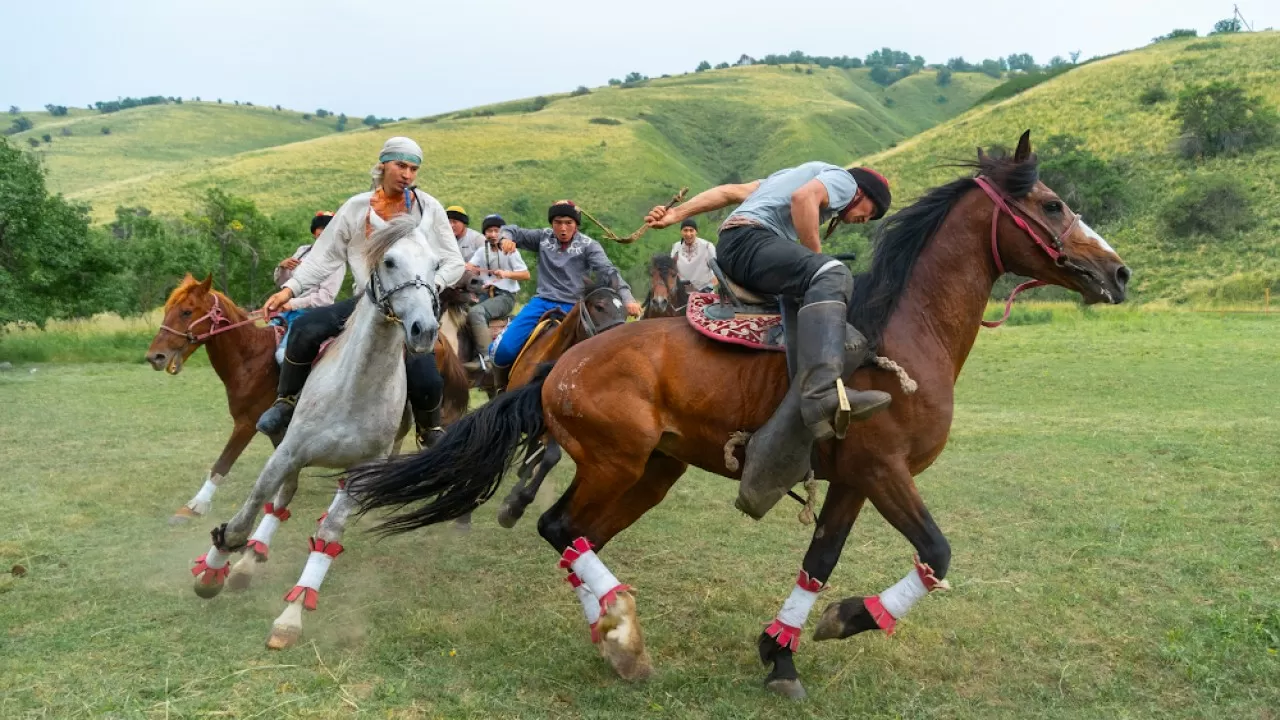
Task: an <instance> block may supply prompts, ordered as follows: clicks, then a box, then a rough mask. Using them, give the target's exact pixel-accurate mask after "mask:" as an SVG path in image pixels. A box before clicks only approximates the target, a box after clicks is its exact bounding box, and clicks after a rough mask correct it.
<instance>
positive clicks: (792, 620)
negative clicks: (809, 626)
mask: <svg viewBox="0 0 1280 720" xmlns="http://www.w3.org/2000/svg"><path fill="white" fill-rule="evenodd" d="M817 601H818V593H816V592H810V591H808V590H805V589H804V588H802V587H800V586H799V585H795V586H792V588H791V595H789V596H788V597H787V601H786V602H784V603H783V604H782V610H780V611H778V620H780V621H782V622H784V623H786V624H787V625H790V626H791V627H796V628H803V627H804V623H805V621H806V620H808V619H809V611H810V610H812V609H813V604H814V603H815V602H817Z"/></svg>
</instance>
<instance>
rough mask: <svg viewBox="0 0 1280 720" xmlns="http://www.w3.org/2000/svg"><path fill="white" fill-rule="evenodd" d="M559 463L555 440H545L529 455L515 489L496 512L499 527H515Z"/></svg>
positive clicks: (558, 447)
mask: <svg viewBox="0 0 1280 720" xmlns="http://www.w3.org/2000/svg"><path fill="white" fill-rule="evenodd" d="M535 462H536V463H537V465H536V466H535V465H534V463H535ZM559 462H560V445H559V444H557V443H556V441H555V440H552V439H550V438H547V440H546V442H545V443H543V445H542V447H541V450H540V451H539V452H537V453H534V454H532V455H530V456H529V458H528V460H526V461H525V463H524V464H523V465H522V466H521V467H520V472H519V473H518V475H517V477H518V478H519V479H518V481H517V482H516V485H515V487H513V488H511V492H510V493H508V494H507V497H506V499H505V500H503V501H502V507H501V508H500V509H499V510H498V524H499V525H501V526H502V527H504V528H513V527H515V526H516V523H517V522H519V521H520V518H521V517H523V516H524V511H525V508H527V507H529V503H532V502H533V501H534V498H536V497H538V489H539V488H541V487H542V481H543V480H546V479H547V475H549V474H550V473H551V471H552V470H553V469H554V468H555V466H556V465H557V464H558V463H559ZM530 475H532V477H530Z"/></svg>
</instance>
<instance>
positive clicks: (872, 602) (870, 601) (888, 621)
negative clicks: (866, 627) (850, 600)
mask: <svg viewBox="0 0 1280 720" xmlns="http://www.w3.org/2000/svg"><path fill="white" fill-rule="evenodd" d="M862 604H863V605H864V606H865V607H866V608H867V612H869V613H871V618H872V619H873V620H875V621H876V624H877V625H879V626H880V629H881V630H883V631H884V634H885V635H892V634H893V628H894V626H895V625H897V624H898V620H897V618H895V617H894V616H893V615H890V614H889V611H888V610H885V609H884V605H883V604H882V603H881V602H880V596H879V595H872V596H870V597H865V598H862Z"/></svg>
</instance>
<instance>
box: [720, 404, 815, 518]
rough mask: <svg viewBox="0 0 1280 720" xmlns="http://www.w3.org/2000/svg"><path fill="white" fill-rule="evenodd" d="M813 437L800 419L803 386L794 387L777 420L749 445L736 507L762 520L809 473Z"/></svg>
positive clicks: (778, 413)
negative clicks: (801, 387) (801, 389)
mask: <svg viewBox="0 0 1280 720" xmlns="http://www.w3.org/2000/svg"><path fill="white" fill-rule="evenodd" d="M812 453H813V434H812V433H810V432H809V429H808V428H807V427H805V425H804V421H803V420H802V419H801V417H800V386H799V385H795V384H792V385H791V388H790V389H789V390H787V394H786V396H784V397H783V398H782V404H781V405H779V406H778V409H777V410H775V411H774V413H773V417H771V418H769V421H768V422H766V423H765V424H764V426H763V427H761V428H760V429H759V430H757V431H756V432H755V433H754V434H753V435H752V436H751V440H750V441H748V442H747V460H746V463H744V464H743V467H742V481H741V482H740V483H738V498H737V499H736V500H734V502H733V506H734V507H736V508H738V509H739V510H741V511H742V512H744V513H746V514H747V515H750V516H751V517H752V518H754V519H756V520H759V519H760V518H762V517H764V516H765V513H767V512H769V510H770V509H772V508H773V506H774V505H776V504H777V503H778V501H779V500H781V499H782V497H783V496H784V495H786V494H787V491H788V490H790V489H791V488H792V487H793V486H794V485H795V484H796V483H798V482H800V481H801V480H803V479H804V476H805V475H806V474H808V472H809V458H810V456H811V454H812Z"/></svg>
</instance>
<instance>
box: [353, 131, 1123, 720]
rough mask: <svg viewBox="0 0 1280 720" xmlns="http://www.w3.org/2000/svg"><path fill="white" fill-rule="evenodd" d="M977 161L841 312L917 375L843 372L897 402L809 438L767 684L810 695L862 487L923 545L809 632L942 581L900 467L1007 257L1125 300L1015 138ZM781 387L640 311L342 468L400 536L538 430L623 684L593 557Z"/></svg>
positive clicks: (945, 557) (620, 596)
mask: <svg viewBox="0 0 1280 720" xmlns="http://www.w3.org/2000/svg"><path fill="white" fill-rule="evenodd" d="M974 167H976V169H977V174H976V175H975V176H974V177H965V178H961V179H958V180H955V181H953V182H951V183H948V184H946V185H943V186H941V187H938V188H935V189H933V190H932V191H930V192H928V193H927V194H926V195H925V196H924V197H923V198H921V199H920V200H919V201H918V202H916V203H915V204H914V205H912V206H910V207H908V208H906V209H904V210H902V211H901V212H899V213H897V214H896V215H894V216H893V217H891V218H890V219H889V220H887V221H886V222H885V223H884V226H883V227H882V229H881V232H880V235H879V239H878V241H877V247H876V251H875V254H874V256H873V259H872V263H871V268H870V271H869V272H868V273H866V274H864V275H861V276H859V277H858V278H857V280H856V282H855V289H854V293H853V299H852V302H851V303H850V305H849V321H850V322H851V323H852V324H853V325H854V326H856V327H857V328H858V329H860V330H861V331H862V332H863V333H864V334H865V335H866V336H867V337H868V338H869V340H870V341H871V343H873V345H874V346H875V347H876V348H877V350H878V352H879V354H881V355H884V356H888V357H890V358H892V359H894V360H896V361H897V362H898V363H899V364H901V365H902V366H904V367H905V368H906V370H907V371H908V372H909V373H910V374H911V376H912V377H913V378H914V379H915V380H916V381H917V382H918V385H919V389H918V390H917V391H916V392H915V393H914V394H912V395H907V394H905V393H904V391H903V390H902V389H901V386H900V383H899V379H898V378H897V377H895V376H893V375H891V374H889V373H886V372H883V371H880V370H877V369H870V368H862V369H857V370H856V371H853V370H852V369H851V370H850V372H848V373H847V374H846V380H845V382H846V383H848V384H850V385H852V386H854V387H857V388H859V389H867V388H877V389H879V390H883V391H885V392H888V393H890V394H892V396H893V404H892V405H891V406H890V407H889V408H887V409H886V410H885V411H883V412H881V413H880V414H878V415H876V416H875V417H873V418H871V419H869V420H867V421H865V422H864V423H861V424H860V425H858V426H856V427H855V428H853V429H852V430H851V432H850V433H849V435H848V436H847V437H846V438H845V439H844V440H833V441H827V442H823V443H821V444H820V445H819V446H818V447H817V448H816V451H815V453H814V456H815V464H814V469H815V471H816V473H817V475H818V477H819V478H822V479H825V480H827V481H828V482H829V483H830V487H829V490H828V493H827V497H826V501H825V503H824V504H823V507H822V511H821V514H820V516H819V518H818V522H817V526H816V528H815V529H814V533H813V539H812V541H811V543H810V545H809V549H808V551H807V552H806V554H805V556H804V560H803V563H802V565H801V570H800V572H799V577H798V578H797V580H796V583H795V585H794V586H793V587H792V590H791V594H790V596H789V598H788V599H787V601H786V603H785V604H784V605H783V606H782V610H781V611H780V612H779V613H778V615H777V617H776V618H775V619H774V620H773V622H772V623H771V624H769V625H768V626H766V629H765V631H764V632H763V633H762V634H761V635H760V637H759V640H758V649H759V652H760V658H761V660H762V662H764V663H765V664H766V665H769V664H772V669H771V671H770V673H769V675H768V677H767V678H766V685H767V687H768V688H769V689H771V690H773V691H775V692H778V693H781V694H784V695H787V696H790V697H802V696H803V695H804V689H803V687H802V686H801V684H800V681H799V677H798V675H797V673H796V668H795V664H794V660H793V652H794V651H795V649H796V647H797V645H798V643H799V640H800V634H801V631H802V628H803V627H804V624H805V621H806V618H807V617H808V614H809V611H810V609H811V608H812V606H813V604H814V602H815V601H816V600H817V598H818V592H819V591H820V590H822V588H823V587H824V586H825V584H826V582H827V579H828V578H829V577H830V575H831V572H832V570H833V569H834V568H835V565H836V562H837V561H838V559H839V557H840V552H841V549H842V548H843V546H844V545H845V540H846V538H847V537H848V535H849V531H850V530H851V529H852V527H853V522H854V519H855V518H857V516H858V513H859V511H860V510H861V509H862V507H863V504H864V503H865V502H866V501H867V500H870V501H871V504H872V505H874V506H875V508H876V510H878V511H879V512H880V514H881V515H882V516H884V518H885V519H886V520H888V522H889V523H890V524H891V525H893V526H894V527H895V528H896V529H897V530H898V531H899V532H901V533H902V534H903V535H904V536H905V537H906V539H907V540H908V541H910V543H911V545H912V546H913V547H914V548H915V552H916V553H917V557H916V559H915V561H914V563H913V565H912V567H911V569H910V571H909V572H908V573H907V575H906V577H904V578H903V579H902V580H901V581H899V582H898V583H897V584H895V585H894V586H892V587H891V588H889V589H887V590H886V591H884V592H883V593H881V594H879V595H871V596H868V597H851V598H848V599H845V600H842V601H838V602H834V603H832V604H830V605H829V606H828V607H827V608H826V610H825V611H824V612H823V613H822V616H821V618H820V619H819V621H818V623H817V628H816V632H815V633H814V638H815V639H816V640H828V639H834V638H844V637H849V636H851V635H854V634H856V633H860V632H864V631H867V630H876V629H880V630H883V631H884V632H886V633H891V632H892V631H893V629H894V625H895V623H896V622H897V621H898V620H900V619H901V618H902V617H903V615H904V614H905V613H906V612H907V611H908V610H909V609H910V608H911V606H912V605H913V604H915V603H916V602H917V601H918V600H920V599H921V598H922V597H924V596H925V595H926V594H928V592H929V591H931V590H934V589H940V588H944V587H946V583H945V578H946V575H947V571H948V569H949V566H950V562H951V548H950V545H949V543H948V542H947V539H946V538H945V537H944V536H943V534H942V532H941V530H939V529H938V526H937V525H936V524H935V523H934V521H933V518H932V517H931V516H930V514H929V511H928V510H927V509H926V507H925V504H924V502H923V500H922V499H921V498H920V495H919V493H918V491H917V489H916V485H915V481H914V478H913V476H915V475H916V474H918V473H920V472H921V471H923V470H924V469H925V468H927V467H929V465H930V464H931V463H932V462H933V461H934V459H935V458H937V457H938V455H939V454H940V453H941V452H942V450H943V447H944V446H945V445H946V441H947V434H948V432H949V429H950V426H951V419H952V410H953V398H954V384H955V380H956V377H957V376H958V375H959V374H960V370H961V368H962V367H963V365H964V361H965V358H966V357H967V356H968V355H969V352H970V350H971V349H972V348H973V344H974V342H975V341H976V339H977V335H978V328H979V324H980V322H981V321H982V314H983V310H984V309H985V307H986V304H987V299H988V298H989V296H990V294H991V290H992V287H993V285H994V284H995V281H996V279H997V278H999V277H1000V276H1001V275H1003V274H1004V273H1005V272H1006V271H1008V272H1012V273H1017V274H1020V275H1026V276H1030V277H1033V278H1036V279H1037V280H1038V281H1041V282H1044V283H1049V284H1053V285H1060V286H1062V287H1065V288H1068V289H1070V290H1073V291H1075V292H1078V293H1080V294H1081V295H1082V296H1083V297H1084V299H1085V301H1086V302H1089V303H1096V302H1104V301H1105V302H1111V303H1119V302H1121V301H1122V300H1123V299H1124V296H1125V286H1126V284H1127V282H1128V279H1129V270H1128V268H1127V267H1125V265H1124V264H1123V262H1122V261H1121V260H1120V258H1119V257H1118V256H1117V255H1116V253H1115V251H1114V250H1112V249H1111V247H1110V246H1109V245H1108V244H1107V243H1106V241H1105V240H1103V239H1102V238H1101V236H1099V235H1098V234H1097V233H1095V232H1094V231H1093V230H1091V229H1090V228H1089V227H1088V226H1087V225H1085V224H1084V222H1083V221H1082V220H1081V219H1080V217H1079V216H1077V215H1076V214H1075V213H1073V212H1072V211H1071V210H1070V209H1069V208H1068V207H1067V206H1066V204H1065V203H1064V202H1063V201H1062V199H1061V198H1059V197H1058V196H1057V195H1056V194H1055V193H1054V192H1053V190H1051V189H1049V188H1048V187H1046V186H1045V185H1044V184H1043V183H1041V182H1039V179H1038V172H1037V162H1036V158H1035V156H1034V155H1033V154H1032V153H1031V143H1030V139H1029V133H1028V134H1024V135H1023V136H1022V138H1021V139H1020V141H1019V143H1018V146H1017V151H1016V152H1015V154H1014V155H1013V157H1012V158H1007V157H999V158H993V157H987V156H984V155H982V154H981V153H979V156H978V161H977V162H976V163H974ZM787 385H788V382H787V370H786V360H785V358H784V357H783V353H769V352H749V351H744V350H743V349H741V348H739V347H736V346H732V345H728V344H722V343H717V342H714V341H712V340H710V339H708V338H706V337H704V336H703V335H701V334H700V333H698V332H696V331H694V330H693V329H691V328H690V327H689V326H688V324H687V322H686V321H685V320H684V319H682V318H669V319H662V320H655V321H652V322H644V323H634V324H631V325H628V326H626V327H623V328H621V329H619V330H618V331H616V332H612V333H609V334H607V335H605V336H603V337H600V338H597V339H594V340H592V341H590V342H586V343H583V344H581V345H579V346H577V347H575V348H572V349H570V350H569V351H568V352H567V353H565V355H564V357H563V358H561V360H560V362H559V363H557V364H556V366H555V367H554V368H551V369H549V370H548V371H545V372H544V373H543V374H542V375H540V376H539V377H538V378H536V379H535V380H534V381H533V382H531V383H530V384H529V385H527V386H526V387H524V388H522V389H520V390H517V391H515V392H511V393H508V394H506V395H504V396H500V397H499V398H498V399H497V400H495V401H494V402H492V403H489V404H488V405H486V406H484V407H483V408H481V409H479V410H478V411H476V412H475V413H473V414H471V415H469V416H468V417H467V418H464V419H463V420H462V421H461V422H459V423H458V424H457V425H455V426H454V427H453V428H452V429H451V431H450V432H449V436H448V437H447V438H446V439H445V440H443V441H442V442H441V443H440V444H438V445H437V446H435V447H434V448H432V449H431V450H430V451H428V452H425V453H422V454H420V455H417V456H409V455H406V456H402V457H400V458H397V459H392V460H389V461H386V462H383V463H379V464H375V465H371V466H367V467H365V468H360V469H357V471H355V472H354V473H353V474H352V481H353V485H354V487H355V492H357V493H358V494H359V495H358V496H359V499H360V502H361V505H362V507H363V509H365V510H369V509H372V508H377V507H386V506H392V507H399V508H400V512H399V514H397V515H394V516H393V517H391V518H390V519H389V520H388V521H387V522H386V523H385V524H384V525H383V526H382V529H383V530H385V531H387V532H404V531H408V530H412V529H414V528H418V527H422V526H425V525H430V524H434V523H437V522H442V521H445V520H448V519H449V518H452V517H454V516H456V515H457V514H459V513H462V512H466V511H469V510H471V509H472V508H473V507H474V506H475V505H476V504H477V503H478V502H481V501H483V499H484V498H486V497H487V494H488V493H489V492H491V488H492V487H493V486H494V485H495V484H496V483H498V482H499V481H500V479H501V477H502V473H503V471H504V468H505V467H506V466H507V465H508V463H509V462H510V460H511V459H512V458H513V457H514V455H515V453H516V451H517V450H518V449H519V448H520V446H521V437H522V436H524V437H526V438H536V437H539V436H541V435H542V434H543V433H550V435H551V436H552V437H553V438H554V439H555V440H556V441H557V442H559V443H560V444H561V445H562V446H563V447H564V449H565V450H566V451H567V452H568V453H569V455H570V456H571V457H572V458H573V459H574V461H575V462H576V463H577V471H576V474H575V475H574V479H573V483H572V484H571V485H570V486H569V489H568V490H566V491H565V493H564V495H563V496H562V497H561V498H560V499H559V500H558V501H557V502H556V503H555V505H554V506H552V507H551V509H549V510H548V511H547V512H546V513H544V514H543V515H542V518H541V519H540V520H539V522H538V532H539V533H540V534H541V535H542V537H543V538H544V539H545V540H547V542H549V543H550V544H551V546H552V547H553V548H554V549H555V551H556V552H557V553H562V555H561V561H560V566H561V567H562V568H565V569H567V570H569V571H570V574H569V578H568V579H569V582H570V584H571V585H573V586H574V588H575V592H576V593H577V594H578V598H579V600H580V601H581V602H582V605H583V610H584V614H585V615H586V616H587V620H588V622H589V623H592V625H593V636H594V637H593V639H598V640H599V641H600V642H601V643H602V645H601V652H602V654H603V655H604V656H605V657H607V658H608V659H609V660H610V661H611V663H612V664H613V666H614V669H615V670H616V671H617V672H618V673H619V674H620V675H621V676H622V677H623V678H625V679H638V678H643V677H645V676H647V675H648V674H649V672H650V670H651V665H650V661H649V657H648V653H647V651H646V650H645V646H644V640H643V637H642V635H641V632H640V626H639V623H638V619H637V615H636V603H635V598H634V596H633V595H632V594H631V593H630V592H629V591H628V590H629V588H628V587H627V586H626V585H622V584H620V583H619V581H618V579H617V578H616V577H615V576H614V575H613V574H612V573H611V572H610V571H609V569H608V568H607V567H606V566H605V565H604V564H603V563H602V562H601V560H600V558H599V557H598V556H597V555H596V553H597V552H598V551H599V550H600V549H601V548H602V547H603V546H604V545H605V543H607V542H608V541H609V540H610V539H611V538H613V537H614V536H615V535H617V534H618V533H619V532H621V531H623V530H625V529H626V528H627V527H629V526H630V525H631V524H632V523H634V522H635V521H636V520H637V519H638V518H639V517H640V516H641V515H643V514H644V513H645V512H646V511H647V510H649V508H651V507H653V506H655V505H657V504H658V503H659V502H660V501H661V500H662V499H663V497H664V496H665V495H666V493H667V491H668V490H669V489H670V488H671V486H672V484H673V483H675V481H676V480H677V479H679V478H680V476H681V475H682V474H683V473H684V471H685V469H686V468H687V467H688V466H689V465H694V466H697V467H699V468H702V469H703V470H706V471H709V472H712V473H716V474H719V475H723V476H726V477H730V478H737V477H739V476H740V471H739V469H738V468H739V466H740V464H741V454H740V450H741V449H740V448H738V449H734V450H732V451H733V452H735V453H739V454H738V455H737V456H733V455H727V453H726V449H729V448H733V446H734V445H735V443H734V442H733V441H730V442H729V443H726V440H729V439H730V438H738V437H740V435H738V433H739V432H740V431H744V430H745V431H751V430H754V429H756V428H759V427H761V426H762V425H763V424H764V423H765V421H766V420H768V419H769V416H770V414H771V413H772V412H773V410H774V408H776V407H777V406H778V404H779V403H780V402H781V401H782V398H783V395H784V394H785V393H786V390H787ZM525 442H526V444H527V442H528V441H527V440H526V441H525ZM409 503H415V505H414V506H413V507H406V505H407V504H409ZM416 503H421V505H416Z"/></svg>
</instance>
